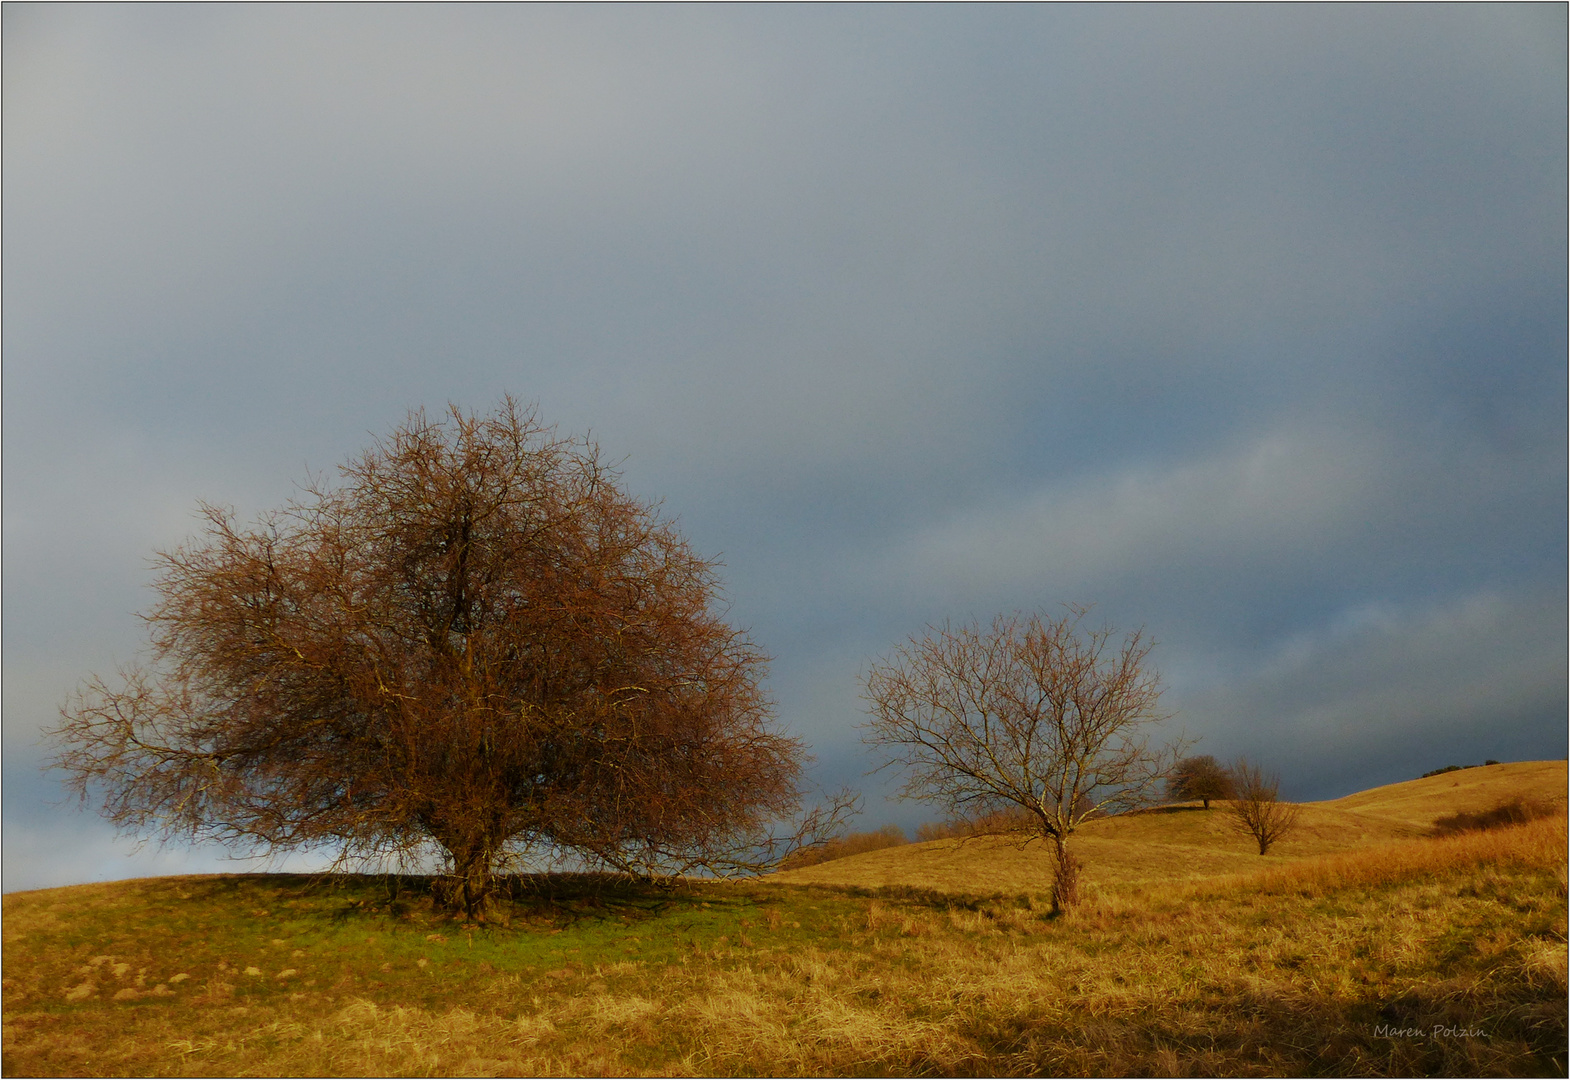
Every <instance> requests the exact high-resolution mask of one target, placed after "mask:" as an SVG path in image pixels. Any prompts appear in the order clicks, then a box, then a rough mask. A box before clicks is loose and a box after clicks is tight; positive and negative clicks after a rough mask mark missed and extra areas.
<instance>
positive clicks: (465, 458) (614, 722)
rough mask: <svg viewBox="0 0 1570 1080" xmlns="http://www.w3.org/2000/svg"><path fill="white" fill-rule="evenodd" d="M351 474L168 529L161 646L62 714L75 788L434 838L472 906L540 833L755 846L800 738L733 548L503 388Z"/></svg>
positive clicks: (415, 424)
mask: <svg viewBox="0 0 1570 1080" xmlns="http://www.w3.org/2000/svg"><path fill="white" fill-rule="evenodd" d="M339 471H340V478H339V482H338V483H336V484H333V485H328V484H327V483H325V482H320V481H318V482H312V483H310V484H308V485H306V486H305V487H304V489H303V495H302V496H301V497H299V498H297V499H295V500H293V501H291V502H290V503H289V504H288V505H286V506H285V507H284V508H283V509H281V510H278V511H276V512H273V513H270V514H267V515H265V516H264V517H262V518H261V519H260V521H259V522H257V523H256V524H255V525H254V526H251V527H248V528H242V527H240V526H239V525H237V524H236V522H235V520H234V515H233V513H232V512H230V511H227V510H224V509H221V508H218V507H214V506H210V505H205V504H204V506H203V513H204V516H205V533H204V534H203V535H202V536H201V537H200V538H198V539H196V540H194V541H192V542H189V543H188V544H186V545H185V546H183V547H180V548H178V549H176V550H173V551H168V552H161V553H159V555H158V563H159V567H160V571H161V572H160V574H159V577H158V579H157V583H156V586H157V592H158V600H157V602H156V604H155V605H154V606H153V607H152V609H151V610H150V612H148V613H147V614H146V615H145V616H144V618H145V620H146V622H147V624H148V627H149V631H150V638H151V649H150V655H149V657H148V659H147V660H146V662H144V663H142V664H138V665H133V666H130V667H128V668H125V669H122V671H121V673H120V676H121V677H120V678H119V679H118V680H115V681H113V682H111V681H106V680H103V679H99V678H96V677H94V678H92V679H89V680H88V681H87V682H86V683H85V684H84V685H83V687H82V688H81V689H80V690H79V691H78V693H77V694H76V695H75V696H73V698H72V699H71V700H70V701H69V702H68V703H67V704H66V706H65V707H64V708H62V710H61V720H60V723H59V725H58V726H57V728H56V730H55V733H54V734H55V737H56V739H57V742H58V745H59V748H60V750H59V754H58V756H57V758H56V764H57V765H59V766H61V767H63V768H64V769H65V770H66V771H67V772H68V773H69V776H70V780H71V783H72V784H73V785H74V787H75V789H76V790H77V792H78V793H79V794H80V795H81V796H82V797H83V798H84V799H85V798H88V797H90V794H92V793H100V794H101V795H102V800H103V801H102V812H103V813H104V814H105V815H106V816H107V817H108V818H109V819H110V820H111V821H113V822H115V823H116V824H117V825H119V826H121V827H122V828H124V829H126V830H129V831H133V832H137V833H141V834H148V833H152V834H155V835H159V836H162V837H164V838H176V837H178V838H192V839H216V840H219V841H223V842H228V843H231V844H237V845H241V846H251V847H255V848H259V849H261V850H266V851H278V850H288V849H294V848H302V847H317V846H321V845H330V846H335V847H336V848H337V849H338V850H340V851H341V852H342V853H343V855H344V856H345V857H349V858H354V857H370V858H385V857H388V856H391V857H394V858H405V859H407V858H411V857H414V856H416V855H418V853H419V852H421V851H424V850H428V849H429V845H432V844H434V845H435V846H436V848H437V849H439V851H440V852H441V853H442V854H443V856H444V857H445V859H446V863H447V865H448V868H449V870H450V872H451V877H450V879H449V882H450V888H451V896H452V898H453V902H454V903H455V904H462V905H463V906H464V907H465V908H466V910H468V911H469V913H470V914H471V915H472V914H476V913H478V912H479V911H480V910H481V908H482V905H483V901H484V897H485V895H486V893H487V891H488V890H489V888H490V887H491V881H492V874H493V872H494V871H495V870H496V869H497V868H498V867H499V866H501V865H505V864H506V863H507V861H508V860H509V859H510V858H519V857H525V856H529V855H531V854H532V855H536V856H538V855H544V854H551V855H561V854H564V853H570V854H576V855H577V856H579V857H580V858H582V859H584V860H587V861H588V862H589V863H591V864H594V865H599V866H602V867H606V868H614V869H617V870H623V871H628V872H634V873H640V874H670V873H681V872H690V871H693V870H696V869H699V868H707V869H709V870H719V871H724V870H734V869H737V868H746V867H752V866H757V865H760V862H759V859H760V857H761V856H760V854H759V852H760V850H764V849H766V848H767V845H768V843H769V836H768V828H769V826H770V823H771V822H776V821H779V820H780V819H781V818H782V817H785V816H788V815H790V814H791V813H792V812H794V810H795V809H796V808H797V807H798V806H799V803H800V796H801V792H800V791H799V788H798V782H799V777H800V775H801V769H802V765H803V761H804V749H803V746H802V745H801V743H800V742H799V741H797V740H795V739H793V738H790V737H787V736H785V735H783V734H781V733H779V732H777V731H775V730H774V729H773V726H772V709H771V704H770V702H769V700H768V699H767V697H766V696H765V694H764V693H763V691H762V689H761V685H760V684H761V680H762V678H763V676H764V673H765V666H766V657H765V656H764V655H763V653H762V652H761V651H760V650H759V649H758V648H757V646H755V645H754V644H753V643H752V642H751V641H749V640H748V638H747V637H746V636H745V634H743V633H742V632H739V631H737V630H735V629H733V628H732V627H730V626H729V625H728V624H727V623H726V621H725V620H724V618H723V617H722V613H721V612H720V611H719V610H718V609H717V605H718V600H719V593H718V590H719V584H718V580H717V577H716V573H715V568H716V563H715V562H713V561H712V560H707V559H704V558H702V557H700V556H698V555H697V554H695V553H694V552H693V551H692V549H691V548H690V547H689V545H688V544H687V542H686V541H685V540H684V539H683V538H682V537H681V536H680V535H679V534H678V533H677V531H676V530H675V528H674V527H673V526H672V525H671V524H670V523H669V522H668V521H666V520H664V519H663V518H662V517H661V516H660V515H659V514H658V513H657V511H656V510H655V509H654V508H653V507H652V506H649V505H646V504H644V503H641V502H639V501H637V500H636V499H634V498H632V497H631V496H630V495H628V494H627V493H626V492H625V491H624V490H623V489H622V487H621V484H620V481H619V477H618V475H617V474H616V472H615V471H613V470H612V469H610V468H608V467H607V466H606V465H605V464H604V463H603V462H602V461H601V460H600V455H599V451H598V449H597V447H596V446H594V445H593V444H592V443H590V442H588V441H586V440H579V439H570V438H564V437H561V436H558V435H557V434H556V432H555V431H554V430H553V429H551V428H547V427H545V426H543V425H542V424H541V423H540V422H539V421H538V419H537V417H536V414H535V413H534V411H533V410H532V409H526V408H522V407H520V406H519V405H518V404H517V403H516V402H514V401H513V400H512V399H510V398H509V399H507V400H506V401H505V402H504V403H503V405H502V406H501V407H500V408H499V409H498V410H497V411H496V412H495V413H494V414H492V415H489V416H483V417H482V416H477V415H473V414H465V413H463V412H461V411H460V410H458V409H456V408H452V409H450V410H449V412H448V414H447V415H446V416H445V417H444V418H441V419H431V418H428V417H427V416H426V415H425V414H424V413H423V412H419V411H417V412H414V413H411V414H410V416H409V418H408V420H407V422H405V423H404V424H402V425H401V426H399V427H398V428H397V429H396V430H394V431H393V432H392V433H391V435H390V436H389V437H387V438H385V439H383V440H378V441H377V442H376V443H375V444H374V445H373V446H372V447H371V448H370V449H369V450H367V451H366V452H365V453H363V454H362V455H360V456H359V457H357V458H355V459H354V460H352V461H350V462H349V463H348V464H346V465H344V466H343V467H342V468H341V469H340V470H339ZM760 845H763V848H762V849H760Z"/></svg>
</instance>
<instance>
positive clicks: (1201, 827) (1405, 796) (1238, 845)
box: [774, 761, 1567, 893]
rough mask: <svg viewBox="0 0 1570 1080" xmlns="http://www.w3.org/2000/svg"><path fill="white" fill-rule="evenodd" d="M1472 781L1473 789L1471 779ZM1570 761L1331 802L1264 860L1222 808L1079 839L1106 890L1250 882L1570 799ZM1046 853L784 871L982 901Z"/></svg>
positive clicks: (884, 859) (926, 855)
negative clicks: (1452, 821)
mask: <svg viewBox="0 0 1570 1080" xmlns="http://www.w3.org/2000/svg"><path fill="white" fill-rule="evenodd" d="M1463 778H1464V779H1463ZM1566 782H1567V777H1566V763H1565V762H1563V761H1525V762H1514V763H1510V764H1505V765H1490V766H1482V767H1479V768H1476V769H1465V770H1462V771H1460V772H1455V773H1446V774H1444V775H1442V776H1435V777H1429V778H1428V779H1424V780H1410V781H1407V782H1405V783H1401V784H1391V785H1387V786H1385V787H1380V788H1374V789H1372V790H1370V791H1366V792H1360V793H1358V794H1356V795H1349V796H1347V797H1345V798H1342V799H1335V800H1331V801H1329V802H1318V803H1304V804H1302V813H1301V815H1300V817H1299V819H1298V824H1297V827H1296V829H1294V831H1293V832H1292V833H1291V834H1290V835H1289V836H1288V837H1287V838H1286V839H1284V840H1282V841H1280V842H1279V843H1278V844H1276V845H1275V846H1273V847H1272V848H1271V849H1270V854H1269V855H1267V856H1260V855H1259V854H1258V853H1257V852H1258V849H1257V848H1256V847H1255V846H1254V842H1253V841H1252V840H1251V839H1249V838H1247V837H1245V836H1243V835H1241V834H1239V833H1238V832H1237V831H1236V830H1235V829H1234V828H1233V827H1232V825H1231V821H1230V815H1228V814H1227V812H1226V810H1225V804H1224V803H1221V802H1213V803H1212V807H1211V809H1209V810H1205V809H1202V808H1201V807H1200V805H1199V804H1198V803H1193V804H1184V805H1180V806H1168V807H1160V808H1157V809H1155V810H1149V811H1145V812H1143V813H1137V814H1125V815H1121V816H1119V817H1115V818H1103V819H1101V820H1098V821H1090V822H1087V823H1086V824H1085V825H1084V826H1082V827H1081V829H1080V830H1079V831H1078V832H1077V833H1076V834H1075V836H1074V840H1073V845H1074V851H1075V852H1076V854H1078V856H1079V857H1080V859H1081V861H1082V862H1083V864H1084V869H1083V871H1082V874H1083V879H1084V880H1085V881H1086V882H1088V883H1090V884H1092V885H1097V886H1101V887H1115V886H1121V885H1128V884H1134V883H1138V882H1169V881H1173V880H1189V879H1194V878H1209V877H1215V876H1217V875H1227V874H1246V873H1253V872H1255V871H1257V870H1259V869H1260V867H1261V865H1263V864H1262V862H1261V860H1262V859H1263V860H1264V862H1265V863H1276V862H1281V861H1291V860H1295V859H1303V858H1310V857H1314V856H1320V855H1329V854H1334V853H1337V852H1343V851H1348V850H1355V849H1357V848H1362V847H1371V846H1378V845H1385V844H1389V843H1392V842H1394V841H1399V840H1405V839H1411V838H1414V837H1418V836H1423V835H1425V834H1426V833H1427V832H1428V831H1429V829H1430V828H1431V827H1432V825H1433V823H1434V821H1435V819H1436V818H1439V817H1440V816H1442V815H1445V814H1449V813H1454V812H1456V811H1458V810H1465V811H1475V810H1482V809H1486V808H1488V807H1490V806H1493V805H1494V804H1495V803H1497V802H1498V801H1499V800H1500V799H1501V798H1505V797H1509V796H1512V795H1527V796H1532V797H1536V798H1540V799H1547V800H1551V801H1557V802H1558V803H1559V805H1560V806H1561V807H1563V805H1564V800H1565V785H1566ZM1051 875H1052V857H1051V854H1050V853H1049V851H1048V850H1047V847H1046V845H1044V844H1041V843H1030V844H1024V843H1022V842H1021V841H1019V840H1016V839H1011V838H1005V837H978V838H974V839H967V840H934V841H929V842H927V843H922V844H909V845H905V846H902V847H895V848H886V849H884V850H881V851H873V852H868V853H865V854H860V855H855V856H851V857H849V858H845V859H838V860H835V861H833V862H828V863H821V864H819V865H816V866H810V867H804V868H802V869H800V870H790V871H785V872H782V873H780V874H776V875H774V877H775V879H776V880H779V881H783V882H791V883H795V884H814V885H862V886H911V887H915V888H924V889H940V890H953V891H956V892H961V893H973V892H1025V891H1031V890H1045V889H1046V888H1047V887H1048V885H1049V883H1050V882H1051V880H1052V878H1051Z"/></svg>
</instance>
